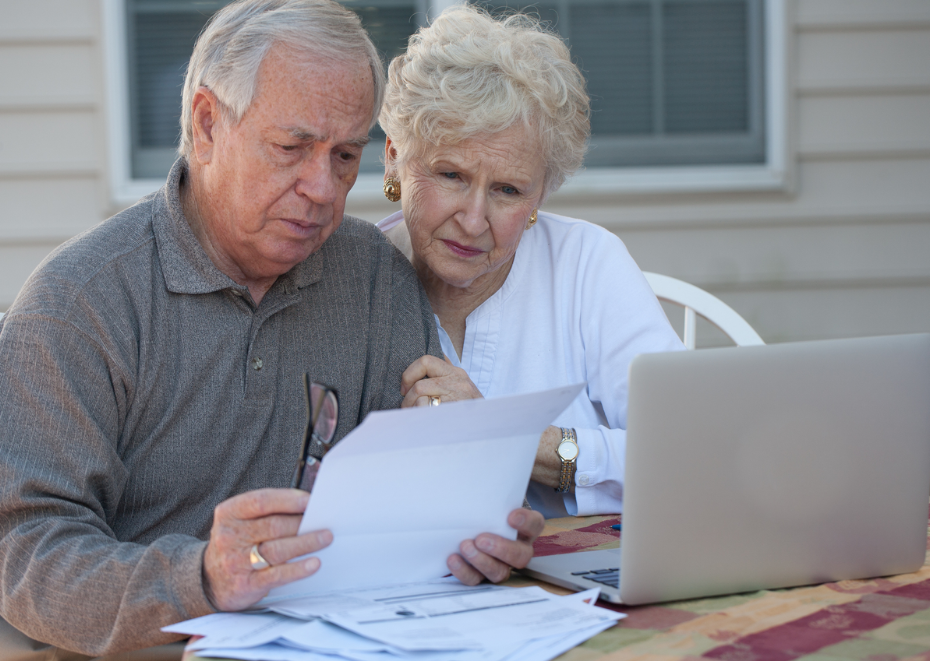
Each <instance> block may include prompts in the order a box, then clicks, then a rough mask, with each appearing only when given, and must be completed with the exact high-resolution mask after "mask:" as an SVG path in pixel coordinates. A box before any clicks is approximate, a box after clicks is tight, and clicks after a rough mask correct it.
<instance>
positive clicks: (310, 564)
mask: <svg viewBox="0 0 930 661" xmlns="http://www.w3.org/2000/svg"><path fill="white" fill-rule="evenodd" d="M319 568H320V559H319V558H308V559H307V560H305V561H304V569H306V570H307V571H316V570H317V569H319Z"/></svg>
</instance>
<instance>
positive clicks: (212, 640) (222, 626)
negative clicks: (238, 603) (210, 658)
mask: <svg viewBox="0 0 930 661" xmlns="http://www.w3.org/2000/svg"><path fill="white" fill-rule="evenodd" d="M295 624H296V625H299V622H297V621H296V620H294V619H292V618H289V617H284V616H283V615H278V614H276V613H213V614H211V615H204V616H203V617H197V618H194V619H192V620H187V621H185V622H178V623H177V624H172V625H171V626H167V627H163V628H162V631H167V632H168V633H182V634H188V635H192V636H204V638H202V639H201V640H198V641H196V642H194V643H191V644H190V645H188V647H189V648H190V649H194V650H196V649H202V648H207V647H233V648H235V647H252V646H255V645H263V644H265V643H270V642H271V641H273V640H277V639H278V638H279V637H280V636H281V635H283V634H284V633H286V632H287V631H290V630H291V629H293V628H294V626H295Z"/></svg>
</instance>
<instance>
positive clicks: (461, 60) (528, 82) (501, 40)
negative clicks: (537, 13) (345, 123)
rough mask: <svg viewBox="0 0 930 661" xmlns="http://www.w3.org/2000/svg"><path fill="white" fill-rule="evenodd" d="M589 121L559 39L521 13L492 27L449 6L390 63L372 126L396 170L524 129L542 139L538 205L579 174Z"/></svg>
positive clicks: (477, 13) (481, 15)
mask: <svg viewBox="0 0 930 661" xmlns="http://www.w3.org/2000/svg"><path fill="white" fill-rule="evenodd" d="M589 116H590V102H589V99H588V95H587V93H586V92H585V82H584V77H583V76H582V75H581V71H579V70H578V67H577V66H575V65H574V64H573V63H572V61H571V57H570V54H569V51H568V48H567V47H566V46H565V44H564V43H563V42H562V40H561V39H559V37H558V36H556V35H554V34H552V33H551V32H549V31H547V30H546V29H545V28H543V27H542V26H541V25H540V23H539V21H538V20H536V19H534V18H532V17H529V16H526V15H522V14H515V15H512V16H508V17H506V18H502V19H500V20H498V19H494V18H492V17H491V16H490V15H488V14H487V12H485V11H482V10H479V9H475V8H474V7H470V6H454V7H451V8H449V9H447V10H445V11H444V12H443V13H442V14H441V15H440V16H439V17H438V18H437V19H436V20H435V21H434V22H433V23H432V24H431V25H430V26H429V27H425V28H421V29H420V30H419V31H417V32H416V33H415V34H414V35H413V36H411V37H410V43H409V45H408V46H407V52H406V53H405V54H404V55H399V56H398V57H396V58H394V60H393V61H392V62H391V65H390V67H389V69H388V87H387V91H386V93H385V99H384V106H383V107H382V109H381V117H380V120H379V121H380V123H381V128H383V129H384V132H385V133H386V134H387V135H388V137H390V138H391V141H392V142H393V143H394V146H395V147H396V148H397V152H398V158H399V159H400V161H399V163H398V164H402V163H404V162H406V161H408V160H409V159H411V158H417V157H419V156H422V154H423V152H424V151H425V150H426V149H427V148H428V147H429V146H430V145H432V146H439V145H450V144H451V145H454V144H457V143H459V142H461V141H462V140H465V139H468V138H471V137H474V136H478V135H487V134H494V133H497V132H499V131H503V130H505V129H507V128H509V127H510V126H512V125H514V124H515V123H516V122H518V121H519V122H522V123H523V124H524V125H525V126H527V127H528V129H529V130H530V132H531V134H535V135H537V136H538V137H539V140H540V145H541V147H542V157H543V160H544V162H545V164H546V180H545V182H544V189H543V190H544V194H543V195H544V198H545V197H548V195H549V194H550V193H552V192H553V191H555V190H557V189H558V188H559V187H560V186H561V185H562V184H563V183H564V182H565V180H566V179H567V178H568V177H570V176H571V175H572V174H573V173H574V172H575V171H576V170H577V169H578V168H580V167H581V164H582V161H583V160H584V153H585V148H586V145H587V139H588V136H589V134H590V130H591V128H590V119H589Z"/></svg>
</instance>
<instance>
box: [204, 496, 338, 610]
mask: <svg viewBox="0 0 930 661" xmlns="http://www.w3.org/2000/svg"><path fill="white" fill-rule="evenodd" d="M309 498H310V494H308V493H307V492H305V491H300V490H298V489H259V490H257V491H249V492H248V493H244V494H240V495H238V496H234V497H232V498H230V499H229V500H225V501H223V502H222V503H220V504H219V505H217V506H216V510H215V511H214V512H213V528H212V529H211V530H210V542H209V544H207V550H206V553H205V554H204V557H203V581H204V589H205V590H206V593H207V596H208V597H209V599H210V601H211V602H212V603H213V605H214V606H215V607H216V608H217V609H218V610H221V611H237V610H242V609H243V608H247V607H248V606H251V605H252V604H254V603H256V602H257V601H259V600H260V599H262V598H263V597H264V596H265V595H267V594H268V591H269V590H270V589H271V588H274V587H277V586H279V585H284V584H286V583H290V582H292V581H296V580H297V579H300V578H304V577H306V576H310V575H311V574H313V573H314V572H316V570H317V569H319V568H320V561H319V559H317V558H308V559H306V560H303V561H301V562H293V563H288V560H291V559H292V558H296V557H298V556H301V555H306V554H307V553H313V552H315V551H319V550H320V549H322V548H325V547H327V546H329V545H330V544H331V543H332V541H333V534H332V533H331V532H330V531H328V530H317V531H314V532H310V533H307V534H305V535H300V536H299V537H297V536H296V535H297V529H298V528H299V527H300V519H301V516H302V515H303V512H304V510H305V509H306V508H307V501H308V500H309ZM254 544H257V545H258V552H259V553H260V554H261V556H262V557H264V558H265V560H267V561H268V563H269V564H270V566H269V567H267V568H265V569H253V568H252V564H251V561H250V559H249V552H250V551H251V549H252V546H253V545H254Z"/></svg>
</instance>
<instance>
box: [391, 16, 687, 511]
mask: <svg viewBox="0 0 930 661" xmlns="http://www.w3.org/2000/svg"><path fill="white" fill-rule="evenodd" d="M388 75H389V83H388V89H387V94H386V100H385V104H384V107H383V110H382V112H381V117H380V122H381V126H382V128H383V129H384V131H385V133H386V134H387V136H388V140H387V147H386V154H385V185H384V190H385V194H386V195H387V197H388V199H390V200H392V201H398V200H400V202H401V205H402V211H399V212H397V213H395V214H393V215H391V216H389V217H387V218H385V219H384V220H382V221H381V222H380V223H379V227H381V229H382V230H383V231H384V232H385V233H386V234H387V235H388V237H389V238H391V240H392V241H393V242H394V243H395V245H397V246H398V247H399V248H400V249H401V250H402V251H405V252H406V254H407V256H408V257H409V258H410V260H411V262H412V263H413V265H414V267H415V268H416V271H417V273H418V274H419V277H420V281H421V282H422V283H423V287H424V288H425V289H426V293H427V295H428V297H429V300H430V303H431V304H432V307H433V311H434V312H435V314H436V320H437V323H438V325H439V334H440V339H441V342H442V348H443V351H444V353H445V355H446V362H443V361H441V360H439V359H437V358H433V357H429V356H426V357H423V358H421V359H420V360H418V361H417V362H415V363H414V364H413V365H411V367H410V368H409V369H408V370H407V372H406V373H405V375H404V383H403V386H402V390H403V391H404V392H405V394H406V399H405V405H414V404H424V403H427V402H428V401H429V400H430V398H433V400H434V401H435V398H436V397H439V398H441V400H442V401H448V400H454V399H462V398H468V397H476V396H485V397H497V396H501V395H510V394H516V393H521V392H530V391H534V390H542V389H546V388H552V387H556V386H561V385H566V384H571V383H578V382H582V381H584V382H587V388H586V390H585V391H584V392H583V393H582V394H581V395H579V397H578V398H577V399H576V400H575V401H574V402H573V403H572V405H571V406H570V407H569V408H568V409H567V410H566V411H565V412H564V413H563V414H562V415H561V416H560V417H559V418H558V419H557V420H556V423H555V426H553V427H550V428H549V429H548V430H546V432H545V433H544V434H543V436H542V439H541V441H540V445H539V452H538V454H537V458H536V463H535V466H534V469H533V475H532V482H531V483H530V488H529V491H528V492H527V499H528V500H529V502H530V505H531V506H532V507H533V508H534V509H537V510H539V511H541V512H542V513H543V514H544V515H545V516H546V517H547V518H548V517H552V516H565V515H566V514H572V515H575V514H577V515H587V514H600V513H610V512H619V511H621V501H622V495H623V466H624V453H625V440H626V436H625V434H626V432H625V428H626V403H627V370H628V366H629V364H630V361H631V360H632V359H633V357H634V356H635V355H637V354H639V353H643V352H651V351H669V350H675V349H680V348H682V346H681V342H680V341H679V339H678V337H677V336H676V335H675V333H674V331H673V330H672V329H671V327H670V326H669V323H668V320H667V319H666V317H665V315H664V314H663V312H662V309H661V307H660V306H659V303H658V301H657V300H656V298H655V296H654V295H653V293H652V291H651V290H650V288H649V285H648V284H647V283H646V280H645V278H644V277H643V275H642V273H641V272H640V270H639V268H637V266H636V264H635V263H634V262H633V259H632V258H631V257H630V255H629V253H628V252H627V250H626V248H625V247H624V245H623V243H621V241H620V240H619V239H618V238H617V237H616V236H614V235H613V234H611V233H610V232H607V231H606V230H604V229H602V228H599V227H597V226H595V225H593V224H591V223H587V222H585V221H583V220H576V219H573V218H566V217H563V216H557V215H554V214H549V213H545V212H543V211H540V210H539V209H540V207H541V206H542V205H543V204H544V203H545V201H546V198H548V196H549V195H550V194H551V193H552V192H553V191H555V190H557V189H558V188H559V186H561V185H562V183H563V182H564V181H565V180H566V179H567V178H568V177H569V176H570V175H571V174H572V173H573V172H574V171H575V170H577V169H578V168H579V167H580V165H581V162H582V158H583V155H584V149H585V143H586V140H587V138H588V134H589V121H588V115H589V106H588V97H587V95H586V93H585V90H584V80H583V78H582V76H581V73H580V71H579V70H578V68H577V67H576V66H575V65H574V64H572V62H571V60H570V58H569V52H568V49H567V48H566V47H565V45H564V44H563V43H562V41H561V40H560V39H559V38H558V37H556V36H555V35H552V34H550V33H548V32H546V31H545V30H543V29H542V28H541V27H540V26H539V25H538V23H536V22H535V21H533V20H532V19H530V18H528V17H526V16H521V15H516V16H511V17H509V18H506V19H504V20H495V19H492V18H491V17H489V16H488V15H487V14H485V13H483V12H481V11H479V10H476V9H473V8H469V7H454V8H452V9H449V10H447V11H446V12H444V13H443V14H442V15H441V16H440V17H439V18H438V19H436V21H435V22H434V23H433V24H432V25H431V26H430V27H428V28H425V29H421V30H420V31H419V32H418V33H417V34H415V35H414V36H413V37H411V39H410V44H409V48H408V49H407V52H406V54H405V55H402V56H399V57H397V58H395V59H394V61H393V62H392V63H391V66H390V69H389V74H388ZM476 488H480V485H476Z"/></svg>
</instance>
